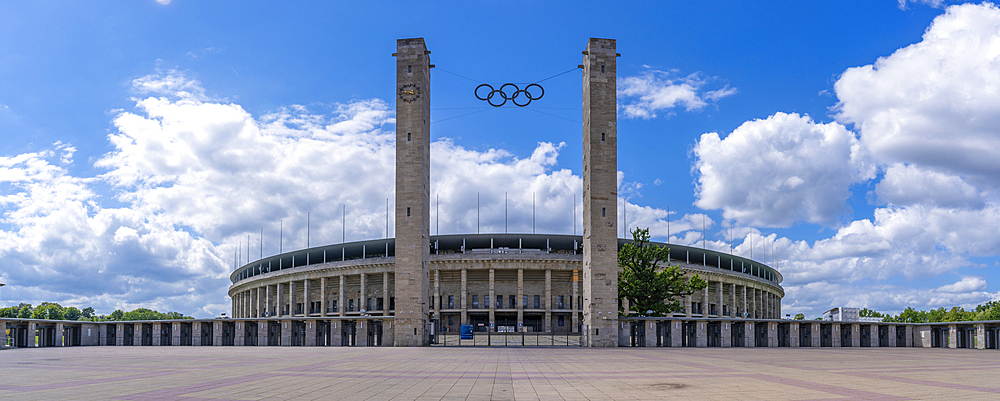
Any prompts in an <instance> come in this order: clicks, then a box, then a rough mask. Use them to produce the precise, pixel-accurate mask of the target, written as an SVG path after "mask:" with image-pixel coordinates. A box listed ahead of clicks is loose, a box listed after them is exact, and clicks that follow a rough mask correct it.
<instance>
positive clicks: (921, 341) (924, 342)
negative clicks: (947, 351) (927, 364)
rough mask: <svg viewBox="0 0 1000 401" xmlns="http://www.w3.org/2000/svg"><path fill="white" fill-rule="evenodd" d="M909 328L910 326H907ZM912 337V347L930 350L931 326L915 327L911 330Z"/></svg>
mask: <svg viewBox="0 0 1000 401" xmlns="http://www.w3.org/2000/svg"><path fill="white" fill-rule="evenodd" d="M907 327H910V326H907ZM912 330H913V335H912V336H911V337H912V338H913V346H915V347H920V348H930V347H931V345H932V343H931V326H917V327H916V328H914V329H912Z"/></svg>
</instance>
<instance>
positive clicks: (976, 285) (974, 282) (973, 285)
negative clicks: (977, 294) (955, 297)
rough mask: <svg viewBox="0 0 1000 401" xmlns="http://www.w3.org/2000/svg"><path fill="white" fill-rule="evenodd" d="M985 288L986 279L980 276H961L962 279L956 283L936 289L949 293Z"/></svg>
mask: <svg viewBox="0 0 1000 401" xmlns="http://www.w3.org/2000/svg"><path fill="white" fill-rule="evenodd" d="M985 289H986V280H983V279H982V278H981V277H962V279H961V280H959V281H958V282H956V283H953V284H948V285H942V286H940V287H938V288H937V291H938V292H946V293H951V294H962V293H967V292H973V291H982V290H985Z"/></svg>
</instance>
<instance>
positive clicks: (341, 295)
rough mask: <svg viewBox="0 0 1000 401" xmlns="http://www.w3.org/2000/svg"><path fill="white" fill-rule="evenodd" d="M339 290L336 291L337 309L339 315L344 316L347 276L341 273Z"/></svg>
mask: <svg viewBox="0 0 1000 401" xmlns="http://www.w3.org/2000/svg"><path fill="white" fill-rule="evenodd" d="M339 291H340V292H338V293H337V311H339V312H340V317H344V316H345V311H346V310H347V295H346V294H345V292H346V291H347V277H346V276H344V275H343V274H341V275H340V290H339Z"/></svg>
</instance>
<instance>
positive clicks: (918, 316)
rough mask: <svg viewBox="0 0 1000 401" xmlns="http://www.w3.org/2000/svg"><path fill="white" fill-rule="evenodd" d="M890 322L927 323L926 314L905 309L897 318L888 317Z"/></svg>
mask: <svg viewBox="0 0 1000 401" xmlns="http://www.w3.org/2000/svg"><path fill="white" fill-rule="evenodd" d="M890 319H891V320H889V321H891V322H898V323H927V312H924V311H919V310H916V309H913V308H912V307H907V308H906V309H905V310H903V311H902V312H900V313H899V315H897V316H893V317H890Z"/></svg>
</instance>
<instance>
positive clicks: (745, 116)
mask: <svg viewBox="0 0 1000 401" xmlns="http://www.w3.org/2000/svg"><path fill="white" fill-rule="evenodd" d="M164 2H166V3H167V4H161V3H159V2H156V1H152V0H150V1H133V2H100V3H79V2H24V3H9V4H5V5H4V6H2V9H0V36H2V37H4V38H7V40H3V41H0V57H2V59H0V133H2V136H3V137H4V138H5V140H4V141H0V210H2V211H3V215H2V219H0V256H2V257H3V258H4V259H5V260H7V261H8V263H6V265H5V266H4V267H3V268H2V269H0V282H5V283H7V286H6V287H4V288H3V291H2V298H0V303H17V302H32V303H38V302H41V301H58V302H61V303H63V304H67V305H78V306H90V305H93V306H95V307H97V309H98V310H99V311H100V312H103V313H109V312H110V311H112V310H113V309H114V308H135V307H151V308H158V309H161V310H163V309H170V310H178V311H181V312H183V313H186V314H193V315H195V316H210V315H217V314H218V313H220V312H222V311H225V310H227V309H228V303H229V301H228V298H226V296H225V290H226V288H227V286H228V279H227V276H228V271H229V270H230V268H231V266H232V264H233V249H234V248H235V247H240V248H241V249H243V252H245V251H246V245H245V244H246V241H247V235H251V242H252V244H253V245H254V248H255V249H256V252H257V254H258V256H259V253H260V252H261V250H260V249H259V246H260V245H259V242H258V235H259V234H260V232H261V230H262V229H263V231H264V245H263V251H262V252H263V253H264V254H273V253H275V252H277V248H278V246H277V244H276V241H275V239H276V237H277V231H278V230H277V228H278V227H277V226H278V221H279V220H282V221H283V223H282V225H283V227H284V229H285V231H284V238H285V240H286V241H285V243H284V248H285V249H290V248H296V247H301V246H304V245H305V217H304V216H305V214H306V213H307V212H309V213H311V216H312V233H311V238H312V243H314V244H316V243H324V242H338V241H340V235H339V234H340V224H341V223H342V221H341V218H340V216H341V212H342V208H343V207H344V206H343V205H347V208H348V219H347V224H348V226H349V230H348V234H347V236H348V239H349V240H350V239H364V238H372V237H379V236H383V235H385V232H384V210H385V199H386V198H387V197H391V196H392V192H391V191H392V188H391V187H389V186H387V185H386V184H385V183H387V182H392V149H393V142H392V141H393V135H392V133H393V130H394V127H393V110H392V109H393V107H394V101H393V99H394V86H395V82H394V79H395V78H394V74H393V69H394V68H395V64H394V59H393V58H392V57H391V53H393V51H394V50H395V40H396V39H398V38H404V37H417V36H420V37H424V38H425V40H426V42H427V45H428V48H429V49H430V50H431V51H432V55H431V59H432V62H433V63H434V64H435V65H436V66H437V68H436V69H434V70H433V72H432V83H431V88H430V92H431V93H432V97H431V98H432V103H431V108H432V126H431V127H432V138H433V140H434V141H435V143H434V148H433V149H434V163H433V165H432V182H433V188H432V192H434V196H435V197H437V196H440V197H441V205H440V208H441V216H440V221H441V226H440V227H441V232H442V233H461V232H474V231H475V201H476V194H477V193H479V196H480V198H481V199H482V203H483V227H484V231H490V230H493V231H497V230H500V231H502V229H503V211H502V205H503V196H504V195H503V194H504V192H506V193H507V194H508V195H507V196H508V197H509V198H510V202H511V205H512V206H511V210H512V212H511V217H510V226H511V227H512V228H511V230H512V231H530V229H531V228H530V204H531V203H530V202H531V196H532V193H534V194H535V196H536V199H537V203H538V206H537V210H538V212H537V213H538V216H539V218H538V224H537V230H538V231H540V232H556V233H569V232H572V230H573V227H572V202H573V199H574V194H576V199H577V201H579V192H580V191H579V185H580V183H579V174H580V170H581V163H580V160H581V146H580V143H581V140H580V135H581V128H580V118H581V110H580V104H581V103H580V75H579V73H578V72H576V71H574V67H575V66H576V65H577V64H579V63H580V60H581V57H582V56H581V54H580V52H581V51H582V50H583V49H584V48H585V46H586V42H587V38H589V37H610V38H615V39H617V41H618V51H619V53H621V54H622V57H620V58H619V60H618V63H619V65H618V75H619V87H618V88H619V138H620V143H619V166H618V168H619V170H620V194H621V195H622V197H623V200H622V203H623V204H627V205H628V206H627V207H628V216H629V225H630V226H636V225H641V226H648V227H651V228H652V231H653V233H654V235H656V236H657V237H658V238H659V239H661V240H666V235H667V231H666V219H667V217H666V216H667V212H666V211H667V209H668V208H669V210H670V220H671V225H670V227H671V229H670V235H671V237H670V239H669V240H670V241H671V242H674V243H679V244H698V245H701V244H702V243H703V238H702V234H701V233H702V230H701V228H702V227H701V226H702V221H705V222H706V223H707V226H708V229H707V238H705V240H707V241H706V242H707V244H708V246H709V247H711V248H715V249H724V250H728V249H729V246H730V230H729V227H730V225H732V227H734V229H733V233H734V237H735V241H734V242H735V245H736V250H735V252H736V253H740V254H743V255H746V256H749V252H750V250H749V240H750V236H751V235H752V236H754V238H755V239H754V244H755V245H756V250H755V251H754V258H755V259H758V260H761V259H762V255H761V254H762V252H763V250H764V247H768V248H767V249H768V250H767V253H768V256H767V258H768V259H767V261H768V263H773V252H774V251H772V249H773V250H776V251H777V253H778V268H779V270H780V271H781V272H782V273H783V274H784V275H785V282H784V284H783V285H784V287H785V288H786V292H787V295H786V297H785V299H784V302H783V305H784V309H785V312H790V313H796V312H803V313H806V314H807V315H816V314H819V313H821V312H822V311H823V310H825V309H827V308H829V307H833V306H865V307H869V308H874V309H879V310H883V311H890V312H893V311H898V310H901V309H903V308H905V307H906V306H914V307H917V308H922V309H923V308H930V307H938V306H949V307H950V306H952V305H963V306H966V307H969V306H974V305H976V304H978V303H982V302H985V301H988V300H990V299H997V298H1000V289H998V288H997V285H998V284H997V282H998V280H1000V273H998V266H1000V251H998V250H1000V235H998V228H1000V216H998V210H1000V198H998V194H997V187H998V185H1000V181H998V180H997V179H996V177H997V176H1000V175H998V173H1000V167H998V165H997V163H998V162H996V161H995V160H1000V154H997V152H998V150H997V149H1000V144H998V139H1000V131H998V129H997V128H996V127H998V126H1000V124H996V123H997V122H998V120H1000V107H998V106H996V105H997V104H1000V102H997V100H998V97H1000V95H998V89H997V88H998V87H1000V82H998V81H1000V78H998V76H1000V74H998V73H997V72H998V68H1000V67H998V66H1000V50H998V49H1000V45H998V43H1000V30H998V27H1000V11H997V8H996V7H995V6H993V5H992V4H990V3H968V4H952V3H947V2H942V1H927V2H916V3H900V2H897V1H889V0H886V1H858V2H846V3H845V2H793V1H788V2H766V3H762V2H749V1H747V2H731V1H719V2H711V1H708V2H634V3H628V4H625V5H616V6H613V7H609V6H608V5H607V3H597V2H481V3H468V2H453V3H443V2H442V3H434V4H430V5H427V6H425V7H422V8H417V10H414V8H415V7H412V6H411V5H410V4H408V3H403V2H383V3H374V4H370V3H366V2H315V3H304V2H303V3H295V4H293V5H292V6H288V5H285V4H279V3H273V2H192V1H184V0H174V1H172V2H167V1H164ZM567 71H568V72H567ZM564 72H565V74H562V75H558V76H556V77H553V78H551V79H548V80H545V81H544V82H543V85H544V86H545V90H546V92H545V97H544V98H543V99H541V100H539V101H537V103H533V104H532V105H531V106H529V107H526V108H523V109H518V108H510V107H504V108H499V109H494V108H490V107H485V106H484V104H483V103H482V102H480V101H478V100H476V99H475V97H473V96H472V90H473V89H474V88H475V86H476V85H477V84H478V83H480V82H483V83H501V84H502V83H504V82H525V83H527V82H536V81H539V80H542V79H545V78H547V77H552V76H553V75H557V74H561V73H564ZM433 213H434V212H433V208H432V219H435V220H436V219H438V216H436V215H434V214H433ZM577 221H578V222H579V220H577ZM390 234H391V233H390ZM762 237H763V239H762ZM243 261H244V262H245V261H246V255H244V256H243ZM81 278H83V279H81Z"/></svg>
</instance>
